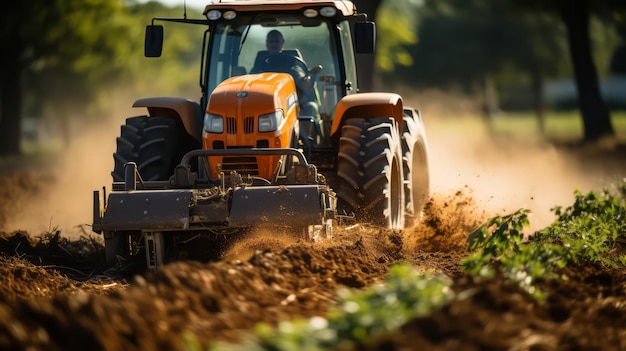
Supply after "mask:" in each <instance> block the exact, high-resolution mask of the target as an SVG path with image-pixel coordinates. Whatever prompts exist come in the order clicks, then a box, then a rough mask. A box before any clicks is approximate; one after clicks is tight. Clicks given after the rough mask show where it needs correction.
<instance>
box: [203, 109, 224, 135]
mask: <svg viewBox="0 0 626 351" xmlns="http://www.w3.org/2000/svg"><path fill="white" fill-rule="evenodd" d="M204 130H205V131H207V132H209V133H224V117H222V116H218V115H213V114H210V113H205V114H204Z"/></svg>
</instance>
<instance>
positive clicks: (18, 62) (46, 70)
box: [0, 0, 123, 156]
mask: <svg viewBox="0 0 626 351" xmlns="http://www.w3.org/2000/svg"><path fill="white" fill-rule="evenodd" d="M0 6H1V7H0V23H1V25H0V43H1V44H2V47H3V48H4V50H3V53H2V55H0V65H1V66H0V67H2V76H0V156H7V155H17V154H19V153H20V152H21V150H20V143H21V137H20V124H21V117H22V110H23V98H24V96H25V93H27V92H25V90H24V89H25V87H24V85H23V83H24V79H25V77H29V78H30V79H32V80H38V79H39V78H41V77H42V76H46V77H47V78H50V76H56V78H57V79H56V80H55V81H56V82H60V84H58V85H56V86H55V85H53V84H50V85H48V84H45V92H46V94H47V95H55V94H58V93H59V92H60V91H65V92H67V93H70V94H71V93H73V94H77V96H75V97H74V99H75V101H81V100H80V97H83V95H81V94H83V93H85V92H88V91H89V87H90V86H94V85H95V84H94V83H95V82H96V81H97V80H99V79H100V80H103V79H104V77H110V76H111V74H112V73H113V72H115V69H116V65H115V64H112V62H115V61H114V60H111V59H110V58H111V57H113V56H114V51H115V50H114V47H115V46H116V42H115V40H111V39H110V38H111V36H113V35H115V34H120V33H118V32H117V31H116V30H115V28H114V27H111V26H109V22H110V21H111V20H112V18H115V14H116V13H118V12H119V11H120V10H121V9H122V8H123V2H122V1H120V0H31V1H4V2H2V5H0ZM118 30H119V29H118ZM94 53H97V54H94ZM94 68H97V69H94ZM35 72H37V73H40V74H34V73H35ZM86 72H89V73H94V74H91V75H88V74H86ZM96 73H99V74H96ZM85 77H87V78H85ZM89 79H91V81H90V80H89ZM40 82H41V81H40ZM34 83H35V82H33V81H29V84H34ZM46 83H50V81H48V82H46ZM40 86H44V84H41V85H40ZM55 96H56V95H55ZM38 103H39V101H38Z"/></svg>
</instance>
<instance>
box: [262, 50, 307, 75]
mask: <svg viewBox="0 0 626 351" xmlns="http://www.w3.org/2000/svg"><path fill="white" fill-rule="evenodd" d="M297 68H300V69H301V70H302V71H301V72H300V70H299V69H297ZM262 69H263V71H265V72H282V73H289V74H291V75H292V76H293V78H294V80H295V81H296V82H298V81H299V80H300V79H302V78H304V77H306V75H307V74H309V69H308V67H307V66H306V63H304V61H302V59H301V58H299V57H296V56H292V55H289V54H282V53H277V54H270V55H269V56H268V57H266V58H265V60H263V66H262Z"/></svg>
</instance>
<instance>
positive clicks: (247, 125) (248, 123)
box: [243, 117, 254, 134]
mask: <svg viewBox="0 0 626 351" xmlns="http://www.w3.org/2000/svg"><path fill="white" fill-rule="evenodd" d="M243 132H244V133H246V134H252V133H254V117H246V118H245V119H244V120H243Z"/></svg>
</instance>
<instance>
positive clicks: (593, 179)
mask: <svg viewBox="0 0 626 351" xmlns="http://www.w3.org/2000/svg"><path fill="white" fill-rule="evenodd" d="M442 98H445V97H442V96H439V95H435V97H434V98H432V96H431V95H426V96H425V97H423V98H419V97H418V98H417V99H415V100H416V101H425V102H426V103H425V104H424V105H422V106H421V111H422V116H423V119H424V123H425V126H426V133H427V137H428V143H429V147H430V150H429V151H430V160H429V161H430V176H431V193H432V194H433V197H434V198H435V199H437V198H443V197H449V196H453V194H455V193H457V192H459V191H460V190H462V189H465V188H468V189H470V192H471V195H470V196H471V197H472V200H473V202H474V203H475V206H477V208H479V209H482V210H483V211H484V212H485V214H486V215H487V216H488V217H491V216H493V215H506V214H510V213H512V212H515V211H516V210H517V209H520V208H525V209H529V210H531V214H530V216H529V219H530V228H528V231H529V232H530V233H532V232H533V231H535V230H539V229H542V228H544V227H545V226H547V225H549V224H550V223H552V222H553V221H554V220H555V219H556V218H555V216H554V213H553V212H551V210H550V209H551V208H553V207H555V206H557V205H559V206H569V205H571V204H572V202H573V199H574V195H573V193H574V190H575V189H579V190H581V191H583V192H586V191H590V190H601V189H602V187H604V186H607V185H609V184H611V183H613V182H615V181H616V180H618V178H619V177H618V176H617V175H616V174H615V173H614V171H613V170H611V169H610V168H607V169H604V168H603V165H602V162H599V163H598V162H594V166H593V167H590V166H589V163H588V161H589V160H585V159H584V156H581V155H580V154H578V153H577V151H572V150H569V149H567V148H565V147H562V146H561V147H559V146H555V145H554V144H553V143H551V142H549V141H547V140H545V138H542V137H540V136H539V135H536V136H532V135H531V136H523V137H522V136H519V135H506V134H496V135H492V134H490V133H489V131H488V128H487V126H486V124H485V123H484V122H483V121H482V120H480V119H479V118H476V116H480V114H479V113H478V112H472V111H477V109H476V108H475V105H473V104H472V103H471V102H463V101H462V100H456V101H454V100H453V101H452V102H449V101H446V102H445V103H442V100H441V99H442ZM411 103H413V102H409V104H411ZM414 105H419V103H414ZM496 118H504V119H505V118H506V115H505V114H502V115H499V116H497V117H496ZM466 192H467V191H463V192H462V193H466ZM466 195H467V194H465V195H463V196H466ZM452 210H455V209H452ZM466 210H470V209H466ZM450 215H451V216H455V215H456V214H455V213H450Z"/></svg>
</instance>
